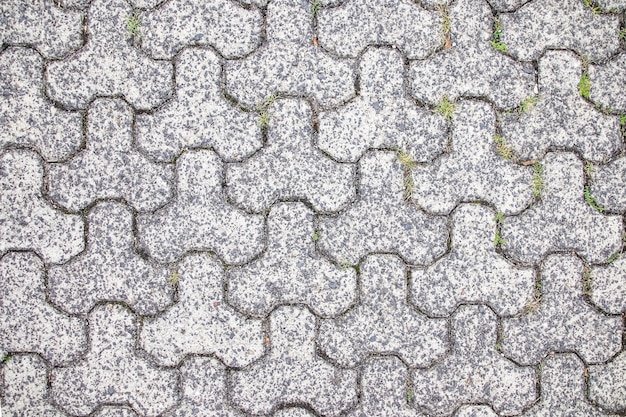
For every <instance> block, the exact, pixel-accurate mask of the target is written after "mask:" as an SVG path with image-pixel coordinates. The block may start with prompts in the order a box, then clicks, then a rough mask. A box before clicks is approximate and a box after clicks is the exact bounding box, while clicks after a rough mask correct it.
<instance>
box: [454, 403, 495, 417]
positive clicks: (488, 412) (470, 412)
mask: <svg viewBox="0 0 626 417" xmlns="http://www.w3.org/2000/svg"><path fill="white" fill-rule="evenodd" d="M454 417H498V415H497V414H496V413H495V412H494V411H493V409H492V408H491V407H489V406H488V405H464V406H462V407H459V409H458V410H457V411H456V413H455V414H454Z"/></svg>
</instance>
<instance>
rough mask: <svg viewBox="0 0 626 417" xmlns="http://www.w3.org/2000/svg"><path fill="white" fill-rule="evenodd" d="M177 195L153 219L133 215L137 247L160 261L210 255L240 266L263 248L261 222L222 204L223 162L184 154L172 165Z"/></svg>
mask: <svg viewBox="0 0 626 417" xmlns="http://www.w3.org/2000/svg"><path fill="white" fill-rule="evenodd" d="M176 166H177V169H176V171H177V172H176V177H177V179H178V189H177V196H176V197H175V199H174V201H172V202H170V203H169V204H168V205H167V206H165V207H163V208H162V209H159V210H157V211H156V212H155V213H153V214H145V215H139V216H138V217H137V229H138V233H139V242H140V246H141V247H142V248H143V249H144V250H146V251H147V252H148V254H150V255H151V256H153V257H154V258H156V259H157V260H158V261H161V262H173V261H175V260H176V259H178V258H179V257H181V256H182V255H183V254H184V253H185V252H187V251H191V250H211V251H215V252H216V253H217V254H218V255H219V256H220V257H221V258H222V259H223V260H224V261H226V262H227V263H244V262H247V261H249V260H250V259H251V258H252V257H254V256H255V255H257V254H258V253H259V252H261V250H262V249H263V245H264V242H263V239H264V229H265V227H264V221H263V217H262V216H260V215H249V214H246V213H243V212H242V211H240V210H237V209H236V208H234V207H232V206H231V205H229V204H228V203H226V201H225V200H224V195H223V194H224V193H223V190H222V171H223V163H222V162H221V160H220V159H219V158H218V157H217V155H216V154H215V153H214V152H212V151H209V150H197V151H187V152H185V153H184V154H183V155H182V156H181V157H180V158H178V160H177V163H176Z"/></svg>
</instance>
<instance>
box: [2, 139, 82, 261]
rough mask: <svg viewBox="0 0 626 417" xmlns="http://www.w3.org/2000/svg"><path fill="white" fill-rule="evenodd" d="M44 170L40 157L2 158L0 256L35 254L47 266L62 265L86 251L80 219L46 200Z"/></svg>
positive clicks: (14, 154)
mask: <svg viewBox="0 0 626 417" xmlns="http://www.w3.org/2000/svg"><path fill="white" fill-rule="evenodd" d="M43 175H44V169H43V166H42V162H41V159H40V158H39V157H38V156H37V154H35V153H33V152H30V151H25V150H10V151H6V152H4V153H2V154H0V254H2V253H4V252H5V251H7V250H33V251H35V252H37V254H38V255H40V256H41V257H42V258H43V260H44V262H46V263H50V262H52V263H63V262H66V261H67V260H68V259H70V257H72V256H73V255H76V254H77V253H79V252H81V251H82V250H83V248H84V247H85V242H84V237H83V231H84V223H83V220H82V219H81V217H80V216H77V215H71V214H64V213H62V212H60V211H58V210H56V209H55V208H54V207H53V206H52V205H50V203H49V202H48V201H47V200H46V199H44V198H43V196H42V193H41V189H42V182H43V181H42V177H43Z"/></svg>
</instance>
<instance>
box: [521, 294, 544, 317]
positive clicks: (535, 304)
mask: <svg viewBox="0 0 626 417" xmlns="http://www.w3.org/2000/svg"><path fill="white" fill-rule="evenodd" d="M539 305H541V297H535V299H534V300H532V301H530V302H529V303H528V304H526V305H525V306H524V310H523V312H522V314H523V315H524V314H528V313H532V312H533V311H535V310H537V308H539Z"/></svg>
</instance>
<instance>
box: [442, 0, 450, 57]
mask: <svg viewBox="0 0 626 417" xmlns="http://www.w3.org/2000/svg"><path fill="white" fill-rule="evenodd" d="M439 13H441V43H442V44H443V46H444V48H446V49H450V47H452V42H451V39H450V35H451V33H452V19H450V8H449V7H448V5H445V4H442V5H440V6H439Z"/></svg>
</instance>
